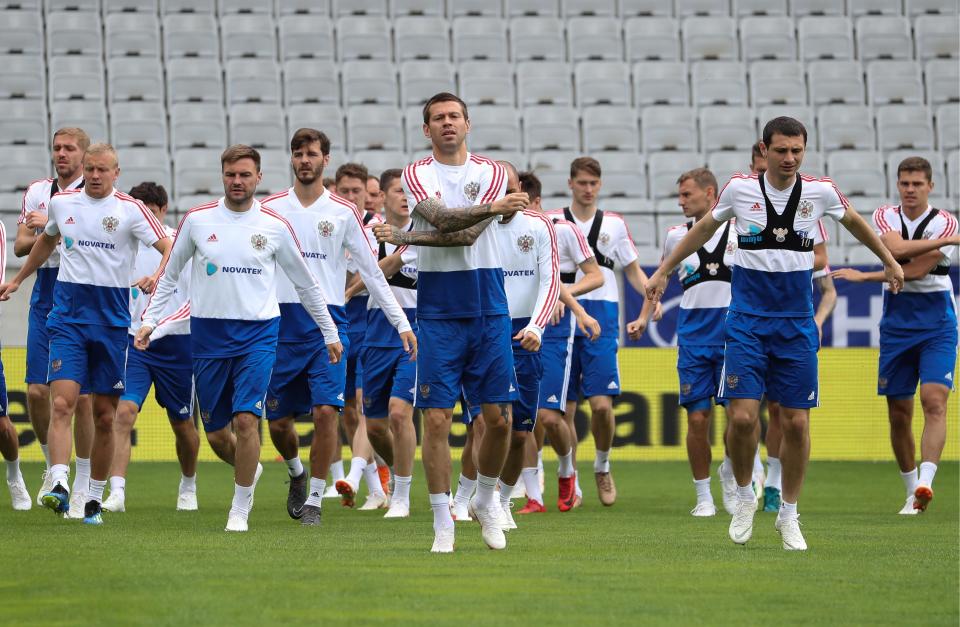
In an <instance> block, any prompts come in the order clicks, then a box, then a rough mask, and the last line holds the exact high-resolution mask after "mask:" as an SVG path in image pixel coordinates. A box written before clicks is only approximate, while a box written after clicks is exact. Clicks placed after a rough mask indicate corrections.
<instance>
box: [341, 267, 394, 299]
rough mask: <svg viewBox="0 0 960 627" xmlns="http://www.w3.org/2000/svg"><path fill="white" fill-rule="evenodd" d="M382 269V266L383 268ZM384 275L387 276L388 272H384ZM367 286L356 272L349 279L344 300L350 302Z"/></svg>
mask: <svg viewBox="0 0 960 627" xmlns="http://www.w3.org/2000/svg"><path fill="white" fill-rule="evenodd" d="M381 269H382V268H381ZM383 274H384V276H387V273H386V272H384V273H383ZM366 288H367V286H366V285H365V284H364V283H363V279H361V278H360V275H359V274H354V275H353V276H351V277H350V278H349V279H348V280H347V289H346V290H344V293H343V299H344V302H350V299H351V298H353V297H354V296H356V295H357V294H359V293H360V292H362V291H363V290H365V289H366Z"/></svg>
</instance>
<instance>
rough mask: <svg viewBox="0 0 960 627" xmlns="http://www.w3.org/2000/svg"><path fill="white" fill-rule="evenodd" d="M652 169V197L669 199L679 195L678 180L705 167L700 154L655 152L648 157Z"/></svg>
mask: <svg viewBox="0 0 960 627" xmlns="http://www.w3.org/2000/svg"><path fill="white" fill-rule="evenodd" d="M647 165H648V166H649V168H650V177H649V179H648V180H649V182H650V196H652V197H653V198H655V199H656V198H669V197H671V196H676V195H677V178H678V177H679V176H680V175H681V174H683V173H684V172H686V171H688V170H692V169H694V168H700V167H703V165H704V159H703V155H701V154H700V153H698V152H655V153H653V154H650V155H647Z"/></svg>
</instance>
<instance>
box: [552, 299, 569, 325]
mask: <svg viewBox="0 0 960 627" xmlns="http://www.w3.org/2000/svg"><path fill="white" fill-rule="evenodd" d="M566 310H567V306H566V305H564V304H563V303H562V302H561V301H559V300H558V301H557V305H556V306H555V307H554V308H553V315H551V316H550V324H552V325H554V326H556V325H558V324H560V319H561V318H563V314H564V312H565V311H566Z"/></svg>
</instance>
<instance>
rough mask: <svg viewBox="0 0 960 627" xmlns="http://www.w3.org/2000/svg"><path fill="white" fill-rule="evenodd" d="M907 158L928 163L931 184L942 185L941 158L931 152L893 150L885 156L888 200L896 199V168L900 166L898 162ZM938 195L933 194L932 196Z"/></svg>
mask: <svg viewBox="0 0 960 627" xmlns="http://www.w3.org/2000/svg"><path fill="white" fill-rule="evenodd" d="M907 157H923V158H924V159H926V160H927V161H929V162H930V167H931V168H932V169H933V182H934V184H936V183H938V182H939V183H940V184H941V185H943V173H944V169H943V156H942V155H941V154H940V153H939V152H936V151H933V150H912V149H911V150H894V151H893V152H890V153H889V154H887V173H888V174H889V176H888V177H887V195H888V196H889V197H890V198H896V197H897V166H899V165H900V162H901V161H903V160H904V159H906V158H907ZM936 193H939V190H938V191H937V192H934V194H936Z"/></svg>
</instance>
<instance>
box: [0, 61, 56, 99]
mask: <svg viewBox="0 0 960 627" xmlns="http://www.w3.org/2000/svg"><path fill="white" fill-rule="evenodd" d="M0 67H2V68H3V73H2V74H0V100H10V99H13V98H17V99H24V100H46V97H47V81H46V79H45V78H44V74H45V71H46V65H45V64H44V62H43V57H41V56H39V55H36V56H35V55H26V54H4V55H0Z"/></svg>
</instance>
